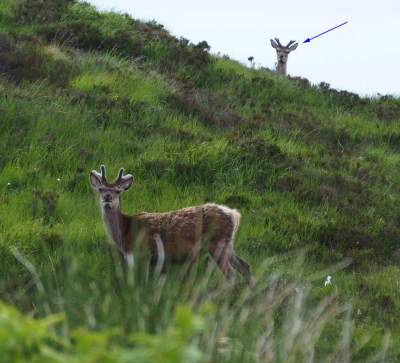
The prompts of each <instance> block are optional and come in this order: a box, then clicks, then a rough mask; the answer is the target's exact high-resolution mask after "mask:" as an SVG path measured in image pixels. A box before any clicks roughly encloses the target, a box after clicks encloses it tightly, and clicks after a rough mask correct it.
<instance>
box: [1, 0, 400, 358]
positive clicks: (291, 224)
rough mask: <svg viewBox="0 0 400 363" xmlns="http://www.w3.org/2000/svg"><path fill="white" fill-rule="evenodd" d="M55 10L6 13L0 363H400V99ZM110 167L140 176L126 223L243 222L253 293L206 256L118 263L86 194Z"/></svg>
mask: <svg viewBox="0 0 400 363" xmlns="http://www.w3.org/2000/svg"><path fill="white" fill-rule="evenodd" d="M47 2H48V4H47V5H49V6H47V7H45V8H43V9H40V8H39V9H38V8H35V7H33V8H28V10H27V11H28V14H30V16H28V17H27V16H26V13H24V12H23V11H25V10H24V9H26V8H24V6H28V5H29V2H24V1H21V2H20V4H22V5H20V7H15V6H13V5H12V4H13V3H12V2H7V1H4V2H2V4H1V5H0V47H1V48H2V49H3V51H2V53H1V54H0V74H1V76H0V121H1V122H0V141H1V142H0V205H1V208H0V254H1V262H2V264H1V265H0V299H1V300H2V301H3V302H4V303H5V304H8V305H1V307H0V352H5V353H4V354H3V355H1V354H0V362H3V361H4V362H9V361H18V360H17V358H18V359H20V361H27V362H32V361H38V362H39V361H40V362H43V361H49V362H78V361H79V362H80V361H87V362H91V361H93V362H98V361H100V362H102V361H104V362H109V361H112V362H114V361H115V362H125V361H131V360H132V359H134V360H135V361H137V362H161V361H162V362H165V361H167V360H166V359H170V360H169V361H171V362H181V361H182V362H259V361H266V362H269V361H271V362H291V361H293V362H301V361H315V362H322V361H329V362H332V361H337V362H339V361H340V362H345V361H360V362H365V361H368V359H370V361H398V360H399V358H400V344H399V343H398V342H399V338H400V329H399V326H400V324H399V323H400V305H399V303H398V301H399V299H398V298H399V296H398V283H399V278H398V276H399V273H400V271H399V261H398V258H399V257H396V256H395V252H396V251H397V249H398V248H399V247H400V246H399V236H400V227H399V220H400V208H399V202H400V196H399V195H400V193H399V185H400V171H399V168H398V165H399V159H400V154H399V140H400V126H399V125H400V123H399V122H398V121H400V100H398V99H396V98H392V97H389V96H385V97H381V98H376V99H369V98H360V97H358V96H357V95H355V94H351V93H348V92H344V91H341V92H339V91H337V90H334V89H330V88H329V87H328V86H327V85H326V84H321V85H319V86H316V85H310V84H309V83H308V82H307V81H306V80H304V79H290V78H286V77H282V76H278V75H276V74H274V73H272V72H270V71H267V70H264V71H263V70H252V69H248V68H246V67H243V66H242V65H240V64H239V63H237V62H234V61H232V60H229V59H227V58H226V57H225V58H218V57H213V56H210V55H209V54H208V52H207V46H206V45H205V44H204V43H200V44H198V45H195V44H192V43H190V42H187V41H186V40H184V39H176V38H174V37H172V36H171V35H170V34H168V33H167V32H166V31H165V30H164V29H163V27H162V26H160V25H159V24H156V23H143V22H140V21H137V20H133V19H131V18H129V17H125V16H123V15H120V14H115V13H99V12H97V11H96V10H95V9H93V8H92V7H90V6H88V5H82V4H77V3H74V2H71V3H70V4H66V3H67V2H64V1H62V0H47ZM50 5H51V6H50ZM21 6H22V7H21ZM32 6H33V5H32ZM21 9H22V10H21ZM43 12H44V13H43ZM23 14H25V15H23ZM42 17H45V19H46V20H45V21H40V20H38V19H42ZM138 56H145V58H144V60H142V61H141V62H135V61H134V60H133V59H135V58H137V57H138ZM100 163H104V164H106V166H107V168H108V173H109V175H116V173H117V171H118V169H119V168H120V167H121V166H123V167H125V169H126V170H127V171H129V172H130V173H132V174H133V175H134V177H135V181H134V185H133V187H132V189H131V190H130V191H129V192H127V193H125V194H123V196H122V199H123V200H122V207H123V210H124V211H125V212H126V213H136V212H140V211H144V210H145V211H149V212H152V211H159V212H162V211H168V210H173V209H178V208H182V207H186V206H190V205H194V204H201V203H205V202H216V203H222V204H226V205H228V206H230V207H234V208H237V209H239V210H240V212H241V214H242V222H241V226H240V229H239V232H238V235H237V238H236V249H237V251H238V254H239V255H241V256H243V257H244V258H246V259H248V260H249V261H250V262H251V265H252V269H253V271H255V275H256V287H255V288H254V289H249V288H246V287H244V286H242V285H240V284H239V285H238V286H236V287H228V286H226V285H224V283H223V279H222V276H221V275H220V274H219V273H218V272H217V271H214V270H213V269H212V270H210V273H209V274H208V272H207V271H208V269H209V268H210V266H212V265H209V264H208V261H202V263H200V265H199V266H196V267H195V268H193V269H191V270H190V272H189V273H188V274H185V272H182V270H185V267H171V268H170V271H168V273H167V274H166V275H165V276H163V277H162V278H161V279H158V278H156V277H154V276H153V275H152V273H151V272H148V271H147V266H146V265H145V263H144V261H140V264H139V266H137V267H135V269H134V270H129V269H127V268H125V267H124V265H123V264H122V262H121V260H120V259H119V257H118V256H117V255H116V252H115V250H114V249H113V247H112V246H111V244H110V243H109V242H108V240H107V237H106V234H105V231H104V227H103V224H102V221H101V217H100V211H99V208H98V205H97V201H96V199H95V197H94V196H93V194H92V191H91V190H90V186H89V180H88V175H89V172H90V170H92V169H94V168H98V166H99V164H100ZM304 249H305V250H306V251H307V253H306V255H305V257H303V252H302V251H304ZM349 261H351V263H350V262H349ZM142 265H143V266H142ZM338 266H341V267H340V268H339V267H338ZM328 274H329V275H331V276H332V284H331V285H328V286H324V280H325V277H326V276H327V275H328ZM10 305H13V306H14V307H16V308H18V310H19V311H20V312H21V313H23V314H24V315H20V314H19V313H16V312H15V311H14V310H13V309H14V308H11V307H10ZM54 314H56V315H55V316H56V318H54V319H55V321H53V318H52V317H51V316H53V315H54ZM59 314H60V315H59ZM180 314H181V315H182V314H183V315H184V317H181V318H180V317H179V316H180ZM29 315H31V316H33V317H34V318H35V319H34V320H31V319H30V318H28V316H29ZM180 319H181V320H182V319H183V321H181V320H180ZM11 326H14V327H13V328H12V329H13V330H12V331H13V333H12V334H10V335H9V336H8V334H7V332H9V331H10V329H11V328H10V327H11ZM39 326H40V327H41V328H39ZM36 327H37V329H40V332H41V333H40V334H38V336H37V337H34V336H33V335H32V334H31V333H30V332H31V331H32V329H33V331H35V329H36ZM24 334H27V335H28V336H30V338H26V339H25V335H24ZM29 334H31V335H29ZM7 339H9V340H7ZM13 339H14V340H13ZM31 339H33V343H30V342H31ZM10 341H12V344H11V343H10ZM25 341H26V343H23V344H26V345H21V344H22V343H20V342H25ZM80 342H81V343H82V344H80ZM174 342H175V343H174ZM174 344H176V346H175V345H174ZM171 345H173V346H174V347H175V348H174V349H171V351H170V352H165V351H164V350H163V349H167V347H168V346H171ZM7 354H8V355H7ZM3 357H7V358H3ZM10 357H11V358H10ZM166 357H168V358H166ZM2 359H3V360H2ZM163 359H164V360H163Z"/></svg>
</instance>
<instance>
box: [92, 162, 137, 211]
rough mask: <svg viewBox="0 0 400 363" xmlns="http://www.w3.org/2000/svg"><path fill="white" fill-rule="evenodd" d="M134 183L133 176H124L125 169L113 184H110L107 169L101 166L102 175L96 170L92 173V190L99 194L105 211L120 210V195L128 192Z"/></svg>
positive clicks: (121, 170)
mask: <svg viewBox="0 0 400 363" xmlns="http://www.w3.org/2000/svg"><path fill="white" fill-rule="evenodd" d="M132 182H133V176H132V175H131V174H126V175H124V169H123V168H121V169H120V170H119V173H118V177H117V179H116V180H115V181H114V182H113V183H111V184H110V183H108V182H107V179H106V167H105V166H104V165H101V166H100V173H98V172H97V171H96V170H92V171H91V172H90V184H91V186H92V188H93V189H94V190H95V191H97V192H99V194H100V203H101V206H102V207H103V208H104V209H105V210H116V209H118V208H119V195H120V193H121V192H123V191H125V190H128V189H129V188H130V187H131V185H132Z"/></svg>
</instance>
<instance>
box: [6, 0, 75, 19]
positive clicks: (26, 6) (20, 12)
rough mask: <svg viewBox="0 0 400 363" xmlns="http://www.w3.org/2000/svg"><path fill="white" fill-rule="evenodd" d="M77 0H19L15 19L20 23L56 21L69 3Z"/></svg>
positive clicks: (15, 7)
mask: <svg viewBox="0 0 400 363" xmlns="http://www.w3.org/2000/svg"><path fill="white" fill-rule="evenodd" d="M75 2H76V0H35V1H32V0H17V1H16V3H15V5H14V9H13V13H14V21H16V22H17V23H20V24H31V23H37V24H43V23H48V22H54V21H56V20H58V19H59V18H60V17H61V14H62V13H63V11H64V10H65V8H66V7H67V6H68V5H69V4H73V3H75Z"/></svg>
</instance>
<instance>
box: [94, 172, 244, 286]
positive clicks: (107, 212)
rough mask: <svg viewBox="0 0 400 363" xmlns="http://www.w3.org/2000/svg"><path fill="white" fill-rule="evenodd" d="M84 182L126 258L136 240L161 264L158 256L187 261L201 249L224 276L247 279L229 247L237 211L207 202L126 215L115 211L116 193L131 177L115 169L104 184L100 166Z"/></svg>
mask: <svg viewBox="0 0 400 363" xmlns="http://www.w3.org/2000/svg"><path fill="white" fill-rule="evenodd" d="M90 183H91V186H92V188H93V189H94V190H95V191H97V192H98V193H99V195H100V204H101V210H102V215H103V220H104V223H105V227H106V230H107V232H108V234H109V236H110V238H111V239H112V240H113V242H114V243H115V244H116V246H117V247H118V248H119V250H120V251H121V252H122V254H123V255H124V257H125V258H126V259H128V260H129V258H130V257H131V256H133V255H132V254H133V250H134V245H136V244H139V246H142V247H146V248H147V249H148V250H149V251H150V254H151V256H152V257H156V258H157V260H158V261H159V262H160V261H161V264H163V262H164V257H166V258H169V259H171V260H181V261H182V260H183V261H189V262H191V261H194V260H195V259H196V258H197V257H198V256H199V255H200V253H201V252H202V251H203V250H206V252H207V253H209V254H210V255H211V257H212V258H213V259H214V260H215V262H216V263H217V265H218V267H219V268H220V270H221V271H222V273H223V274H224V275H225V277H226V278H227V279H228V280H232V279H234V276H235V273H234V271H233V269H235V270H237V271H238V272H240V273H241V274H242V275H243V276H244V278H245V279H246V281H247V282H250V281H251V274H250V267H249V264H248V263H247V262H245V261H244V260H242V259H241V258H240V257H238V256H237V255H235V253H234V249H233V241H234V237H235V233H236V231H237V229H238V227H239V222H240V213H239V212H238V211H237V210H235V209H230V208H228V207H225V206H223V205H217V204H211V203H208V204H203V205H199V206H194V207H189V208H184V209H179V210H176V211H171V212H164V213H146V212H142V213H139V214H135V215H126V214H124V213H122V212H121V206H120V194H121V192H123V191H125V190H127V189H129V188H130V187H131V185H132V183H133V176H132V175H130V174H127V175H124V169H122V168H121V169H120V171H119V174H118V177H117V179H116V180H115V181H114V182H113V183H109V182H108V181H107V179H106V168H105V166H104V165H101V166H100V173H98V172H97V171H96V170H92V172H91V173H90Z"/></svg>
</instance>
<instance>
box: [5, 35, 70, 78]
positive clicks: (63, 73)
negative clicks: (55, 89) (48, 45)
mask: <svg viewBox="0 0 400 363" xmlns="http://www.w3.org/2000/svg"><path fill="white" fill-rule="evenodd" d="M0 49H1V52H0V73H1V74H2V75H4V76H5V77H7V78H9V79H10V80H13V81H16V82H20V81H23V80H26V81H36V80H39V79H48V80H49V82H50V83H54V84H56V85H64V84H66V83H67V82H68V80H69V78H70V77H71V76H73V75H74V74H75V72H76V70H77V69H76V67H75V66H74V65H73V64H72V63H71V62H68V61H66V60H61V59H55V58H54V57H53V56H52V55H51V54H48V53H46V52H45V50H44V47H43V46H42V45H41V44H40V42H38V41H30V42H28V41H18V40H16V39H15V38H13V37H10V36H8V35H5V34H0Z"/></svg>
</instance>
